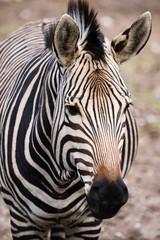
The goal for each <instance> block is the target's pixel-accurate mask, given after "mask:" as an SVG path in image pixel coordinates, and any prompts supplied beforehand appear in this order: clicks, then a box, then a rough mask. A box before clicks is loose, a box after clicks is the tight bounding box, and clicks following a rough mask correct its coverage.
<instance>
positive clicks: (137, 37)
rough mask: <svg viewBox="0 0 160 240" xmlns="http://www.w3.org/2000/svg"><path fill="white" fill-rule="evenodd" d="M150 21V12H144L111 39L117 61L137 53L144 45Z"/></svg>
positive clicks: (124, 59) (149, 32)
mask: <svg viewBox="0 0 160 240" xmlns="http://www.w3.org/2000/svg"><path fill="white" fill-rule="evenodd" d="M151 21H152V20H151V13H150V12H145V13H144V14H142V15H141V16H140V17H139V18H138V20H137V21H136V22H134V23H133V24H132V25H131V27H130V28H129V29H127V30H126V31H124V32H123V33H122V34H119V35H118V36H117V37H115V38H114V39H113V40H112V42H111V47H112V49H113V55H114V58H115V60H116V61H117V62H118V63H122V62H124V61H126V60H128V59H129V58H130V57H132V56H135V55H137V54H138V53H139V52H140V51H141V50H142V48H143V47H144V46H145V45H146V43H147V41H148V39H149V37H150V34H151V28H152V22H151Z"/></svg>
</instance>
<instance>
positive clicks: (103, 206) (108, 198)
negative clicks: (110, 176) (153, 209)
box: [87, 178, 128, 219]
mask: <svg viewBox="0 0 160 240" xmlns="http://www.w3.org/2000/svg"><path fill="white" fill-rule="evenodd" d="M87 200H88V204H89V207H90V209H91V212H92V213H93V215H94V217H96V218H99V219H105V218H111V217H114V216H115V215H116V213H117V212H118V211H119V209H120V208H121V207H122V206H123V205H124V204H125V203H126V202H127V200H128V190H127V186H126V185H125V183H124V182H123V180H122V179H120V178H118V179H117V181H116V182H109V181H108V180H107V179H101V180H98V181H96V182H95V183H93V185H92V187H91V190H90V192H89V194H88V196H87Z"/></svg>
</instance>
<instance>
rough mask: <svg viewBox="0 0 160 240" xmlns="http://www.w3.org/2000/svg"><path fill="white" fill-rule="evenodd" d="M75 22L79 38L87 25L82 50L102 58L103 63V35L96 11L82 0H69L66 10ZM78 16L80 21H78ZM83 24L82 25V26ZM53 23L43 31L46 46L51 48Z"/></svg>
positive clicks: (98, 58)
mask: <svg viewBox="0 0 160 240" xmlns="http://www.w3.org/2000/svg"><path fill="white" fill-rule="evenodd" d="M67 13H68V14H69V15H70V16H71V17H72V18H73V19H74V20H75V22H76V23H77V25H78V27H79V31H80V39H83V37H84V36H83V34H84V32H85V31H84V32H83V31H82V29H83V28H84V30H86V29H87V28H88V27H89V28H88V31H87V35H86V38H85V39H84V41H83V43H82V44H83V46H84V50H86V51H88V52H89V53H90V54H92V56H93V58H94V59H95V60H102V61H103V62H104V63H105V50H104V46H103V43H104V35H103V34H102V33H101V31H100V29H99V23H98V21H97V13H95V12H94V10H93V9H91V10H90V9H89V5H88V3H87V2H86V1H84V0H78V1H72V0H71V1H70V2H69V4H68V12H67ZM78 18H79V19H80V22H78ZM83 25H84V26H83ZM54 29H55V24H53V25H52V26H51V27H50V29H47V31H44V32H45V42H46V48H49V49H50V50H53V36H54Z"/></svg>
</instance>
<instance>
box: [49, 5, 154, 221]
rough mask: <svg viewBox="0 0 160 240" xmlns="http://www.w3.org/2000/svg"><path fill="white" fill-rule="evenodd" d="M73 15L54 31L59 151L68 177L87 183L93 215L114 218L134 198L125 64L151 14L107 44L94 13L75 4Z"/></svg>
mask: <svg viewBox="0 0 160 240" xmlns="http://www.w3.org/2000/svg"><path fill="white" fill-rule="evenodd" d="M78 4H80V2H79V3H78ZM79 8H80V9H81V6H79ZM87 12H88V10H87ZM68 13H69V15H70V16H69V15H66V14H65V15H63V16H62V17H61V19H60V21H59V23H58V24H57V26H56V29H55V31H54V49H55V53H56V57H57V59H58V61H59V63H60V66H62V69H61V70H60V72H61V73H62V75H61V78H62V79H61V82H60V85H59V90H58V93H57V99H56V104H55V109H54V118H53V129H52V145H53V152H54V155H55V158H56V161H58V164H59V166H60V167H61V169H62V170H63V174H62V175H63V180H69V179H70V178H71V177H72V176H73V175H74V176H75V174H73V173H77V175H78V176H79V178H80V179H81V181H82V182H83V184H84V190H85V193H86V196H87V200H88V204H89V207H90V209H91V211H92V213H93V215H94V216H95V217H97V218H101V219H103V218H110V217H113V216H114V215H115V214H116V213H117V212H118V210H119V209H120V208H121V206H123V205H124V204H125V203H126V202H127V199H128V190H127V187H126V185H125V184H124V182H123V180H122V177H121V168H120V160H121V152H122V146H123V139H124V132H125V121H126V109H127V107H128V106H129V105H130V103H131V99H130V95H129V93H128V91H127V89H126V86H125V84H124V82H123V80H122V78H121V77H120V73H119V65H120V64H121V63H122V62H124V61H126V60H127V59H129V58H130V57H131V56H135V55H136V54H138V53H139V51H140V50H141V49H142V48H143V46H144V45H145V44H146V42H147V40H148V38H149V35H150V31H151V16H150V13H145V14H143V15H142V16H141V17H140V18H139V19H138V20H137V21H136V22H135V23H133V24H132V26H131V28H130V29H127V30H126V31H125V32H123V33H122V34H120V35H118V36H117V37H116V38H114V39H113V40H112V41H111V42H108V41H107V43H105V40H104V36H103V34H102V33H101V32H100V30H99V25H98V22H97V20H96V15H94V13H93V11H91V12H90V14H89V12H88V13H87V14H89V15H88V17H87V18H86V17H85V16H86V15H84V14H81V13H80V11H79V9H78V8H77V7H76V12H75V10H74V9H72V6H70V7H69V11H68ZM141 29H145V31H141ZM135 39H137V40H136V41H134V40H135Z"/></svg>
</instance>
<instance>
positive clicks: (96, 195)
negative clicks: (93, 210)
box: [91, 186, 99, 201]
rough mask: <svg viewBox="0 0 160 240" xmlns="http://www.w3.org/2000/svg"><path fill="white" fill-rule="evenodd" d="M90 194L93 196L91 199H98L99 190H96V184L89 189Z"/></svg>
mask: <svg viewBox="0 0 160 240" xmlns="http://www.w3.org/2000/svg"><path fill="white" fill-rule="evenodd" d="M91 195H92V197H93V199H94V200H95V201H98V200H99V190H98V187H96V186H93V188H92V190H91Z"/></svg>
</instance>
